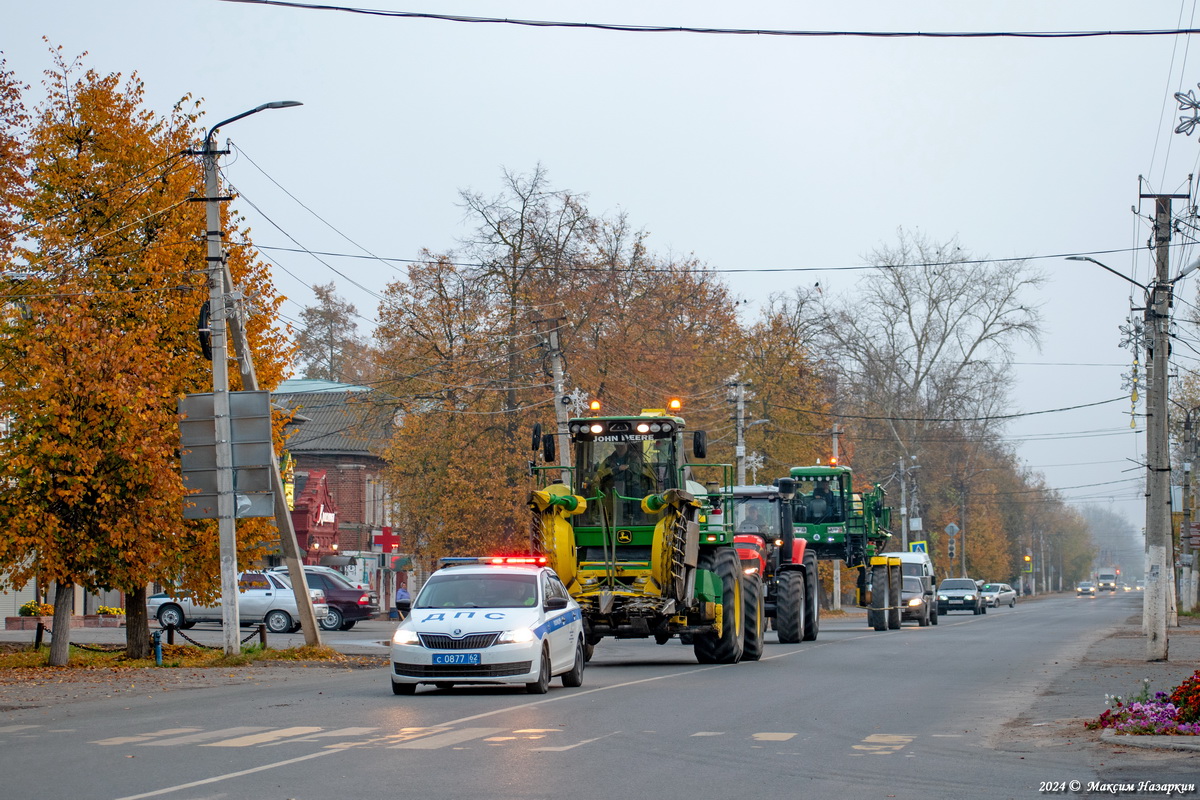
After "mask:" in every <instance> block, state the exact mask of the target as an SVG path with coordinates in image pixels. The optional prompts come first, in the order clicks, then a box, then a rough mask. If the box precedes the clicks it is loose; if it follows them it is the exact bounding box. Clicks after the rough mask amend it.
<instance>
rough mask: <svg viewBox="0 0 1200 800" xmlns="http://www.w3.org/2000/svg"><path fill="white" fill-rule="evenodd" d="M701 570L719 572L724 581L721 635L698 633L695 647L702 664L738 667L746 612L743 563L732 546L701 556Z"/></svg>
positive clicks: (719, 576)
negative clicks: (743, 589)
mask: <svg viewBox="0 0 1200 800" xmlns="http://www.w3.org/2000/svg"><path fill="white" fill-rule="evenodd" d="M697 566H698V567H699V568H700V569H705V570H708V571H709V572H713V573H716V575H717V578H718V579H720V581H721V623H722V624H721V635H720V636H717V635H716V634H715V633H698V634H696V635H695V636H694V637H693V643H692V646H693V648H694V649H695V652H696V660H697V661H699V662H700V663H701V664H736V663H737V662H738V661H740V660H741V659H742V644H743V643H742V637H743V633H742V630H743V627H744V625H745V613H746V612H745V609H744V608H743V603H744V602H745V598H744V597H743V596H742V575H743V574H744V573H743V572H742V562H741V560H740V559H738V556H737V552H736V551H735V550H734V549H733V548H732V547H718V548H716V549H714V550H709V551H706V552H704V553H701V555H700V558H699V564H698V565H697Z"/></svg>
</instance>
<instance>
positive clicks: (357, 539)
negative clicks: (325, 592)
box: [271, 379, 393, 566]
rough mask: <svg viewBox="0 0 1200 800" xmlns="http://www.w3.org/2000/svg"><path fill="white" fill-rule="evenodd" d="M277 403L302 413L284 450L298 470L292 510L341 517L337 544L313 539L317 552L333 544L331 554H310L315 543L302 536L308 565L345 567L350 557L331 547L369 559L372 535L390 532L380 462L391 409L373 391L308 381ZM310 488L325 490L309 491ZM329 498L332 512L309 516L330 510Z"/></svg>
mask: <svg viewBox="0 0 1200 800" xmlns="http://www.w3.org/2000/svg"><path fill="white" fill-rule="evenodd" d="M271 399H272V401H273V402H275V403H276V404H278V405H280V406H283V407H285V408H288V409H291V410H293V411H295V412H296V413H295V417H294V418H293V422H292V424H291V425H290V426H289V433H290V434H291V435H290V436H289V438H288V439H287V442H286V443H285V445H284V447H285V449H286V450H287V452H288V453H289V454H290V455H291V457H292V459H293V460H294V464H295V490H294V499H293V508H294V509H295V511H297V512H299V511H300V509H299V507H298V505H300V504H301V501H302V503H303V505H304V506H305V509H306V510H305V512H302V513H306V514H309V515H310V516H311V515H312V514H313V513H314V512H315V513H317V514H318V515H319V514H322V513H323V514H326V515H328V514H330V513H332V514H333V515H334V517H335V522H336V535H335V536H333V535H325V534H321V535H319V536H313V537H312V538H313V539H314V543H316V544H317V545H320V544H321V543H322V542H328V543H329V544H328V545H327V547H326V548H321V547H319V546H318V547H316V548H313V547H310V546H309V542H308V538H309V537H308V536H307V535H306V534H301V533H300V532H299V530H298V531H297V534H298V538H299V542H300V547H301V548H306V549H308V551H309V552H308V556H309V557H308V558H307V559H306V561H308V562H309V563H325V564H331V565H334V566H344V565H345V564H346V562H347V561H348V556H345V555H335V554H334V552H331V551H333V550H334V548H333V547H332V544H336V545H337V548H336V553H337V554H347V553H369V552H370V551H371V549H372V548H371V543H372V537H373V535H377V534H379V533H380V532H381V531H382V529H383V526H385V525H387V524H388V497H387V489H386V486H385V484H384V480H383V470H384V466H385V462H384V460H383V458H382V457H381V454H382V452H383V448H384V447H385V446H386V444H387V441H388V435H389V431H390V428H391V421H392V414H393V410H392V407H391V406H390V405H388V404H385V403H381V402H379V399H378V394H377V392H376V391H375V390H373V389H371V388H369V387H366V386H354V385H351V384H346V383H333V382H332V381H320V380H308V379H297V380H287V381H284V382H283V383H282V384H280V386H279V388H278V389H277V390H275V392H273V393H272V397H271ZM310 480H312V481H313V482H314V483H319V484H321V485H320V486H312V487H310V486H309V485H308V484H309V481H310ZM323 498H331V500H332V503H331V505H332V506H333V507H332V508H331V509H330V508H326V509H324V510H323V511H321V510H320V509H319V508H317V507H316V506H314V508H308V506H309V505H310V504H311V503H312V501H314V500H315V502H316V503H317V504H318V506H319V505H321V504H324V503H328V501H327V500H324V499H323ZM293 519H294V520H295V519H296V514H295V513H293ZM324 519H326V520H329V517H328V516H326V517H325V518H324ZM326 524H327V525H328V524H329V523H328V522H327V523H326ZM298 527H299V526H298ZM314 533H315V532H314ZM314 549H315V550H316V551H317V553H314V552H312V551H313V550H314ZM318 554H319V556H320V557H319V558H314V556H315V555H318Z"/></svg>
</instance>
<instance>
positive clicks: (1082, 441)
mask: <svg viewBox="0 0 1200 800" xmlns="http://www.w3.org/2000/svg"><path fill="white" fill-rule="evenodd" d="M1195 6H1196V0H1174V1H1173V2H1159V1H1156V0H1141V1H1140V2H1137V3H1129V2H1126V1H1124V0H1056V2H1053V3H1047V2H1044V0H1027V1H1021V0H1005V1H1004V2H990V3H988V2H981V1H977V2H969V3H965V2H961V0H947V1H946V2H920V0H914V1H913V2H905V3H896V2H890V1H889V0H882V1H880V2H841V3H828V2H821V3H817V2H801V1H800V0H790V1H788V2H766V1H764V2H742V3H728V2H726V3H717V2H704V1H703V0H688V1H687V2H675V1H673V0H662V1H661V2H645V1H644V0H641V1H640V2H629V1H628V0H606V2H602V3H596V2H575V3H569V4H568V3H561V2H515V1H514V2H465V0H464V1H462V2H436V3H433V2H428V0H426V2H423V3H422V2H420V1H419V0H371V2H369V3H368V4H366V5H364V6H361V7H365V8H375V9H387V10H396V11H417V12H437V13H457V14H469V15H479V16H495V17H507V18H523V19H549V20H566V21H574V22H605V23H630V24H645V25H674V26H706V27H714V28H716V27H726V28H755V29H805V30H829V31H846V30H858V31H866V30H870V31H918V30H919V31H1084V30H1131V29H1139V30H1145V29H1173V28H1177V27H1192V25H1193V22H1194V20H1193V17H1194V14H1195ZM43 36H45V37H47V38H48V39H49V41H50V43H51V44H53V45H61V46H62V47H63V48H64V50H65V52H66V53H67V54H68V55H74V54H76V53H79V52H82V51H85V50H86V51H88V53H89V54H90V55H89V57H88V59H87V64H88V65H90V66H92V67H94V68H95V69H97V70H99V71H101V72H113V71H116V72H122V73H125V74H128V73H130V72H132V71H135V70H136V71H137V72H138V73H139V74H140V76H141V77H142V78H143V80H144V81H145V82H146V86H147V90H148V99H149V102H150V103H151V104H152V105H153V106H154V107H155V109H156V110H159V111H166V110H167V109H169V107H170V106H171V104H172V103H173V102H174V101H175V100H176V99H178V98H179V97H180V96H182V95H184V94H185V93H192V94H194V95H195V96H197V97H202V98H204V101H205V107H206V109H207V110H208V112H209V116H208V118H207V121H208V122H209V123H212V122H215V121H218V120H221V119H224V118H226V117H228V116H233V115H234V114H237V113H240V112H242V111H244V110H247V109H249V108H252V107H254V106H257V105H259V104H260V103H263V102H266V101H269V100H299V101H302V102H303V103H304V106H303V107H302V108H295V109H288V110H284V111H273V112H268V113H264V114H259V115H257V116H255V117H252V118H249V119H246V120H242V121H240V122H238V123H236V124H235V125H231V126H229V127H228V128H227V129H225V130H224V131H223V132H222V134H221V137H222V138H224V137H226V136H228V137H229V138H230V139H232V140H233V142H234V144H235V145H237V147H238V148H239V149H240V150H241V151H243V153H244V154H245V155H244V156H242V157H238V158H231V159H230V160H229V162H228V163H227V164H226V172H227V174H228V175H229V177H230V179H231V180H232V182H233V183H234V185H235V186H236V187H237V188H238V189H239V190H240V191H242V192H243V193H244V197H245V199H246V200H247V201H250V202H253V203H254V204H255V206H257V209H256V208H253V207H251V206H250V205H249V203H248V202H241V203H239V205H238V208H239V210H240V211H241V212H242V213H244V214H245V216H246V217H247V219H248V221H249V223H250V224H251V225H252V227H253V232H254V237H255V241H256V243H257V244H259V245H264V246H277V247H294V246H295V245H294V244H293V243H292V242H291V241H289V238H288V237H289V236H290V237H294V238H295V239H296V240H297V241H299V242H300V244H301V245H302V246H303V247H304V248H307V249H310V250H317V251H333V252H339V253H347V252H358V249H357V248H356V247H355V246H354V245H353V244H351V243H350V242H348V241H347V240H346V238H343V237H348V238H349V239H350V240H352V241H353V242H354V243H356V244H357V245H359V246H361V247H362V248H365V249H366V250H369V251H370V252H372V253H374V254H376V255H380V256H388V257H396V258H414V257H416V256H417V255H418V252H419V250H420V249H421V248H422V247H428V248H431V249H433V250H435V251H438V250H445V249H448V248H451V247H453V246H455V244H456V242H457V240H458V238H459V237H460V236H462V235H463V234H464V233H465V231H464V230H463V214H462V209H461V208H460V207H459V206H458V205H457V202H458V191H459V190H460V189H473V190H477V191H480V192H482V193H484V194H493V193H495V192H497V191H498V190H499V188H500V172H501V169H502V168H507V169H509V170H512V171H515V172H528V171H529V170H531V169H532V168H533V167H534V166H535V165H536V164H538V163H539V162H540V163H541V164H543V165H544V166H545V167H546V168H547V169H548V170H549V174H550V178H551V180H552V182H553V183H554V185H555V186H556V187H558V188H563V189H570V190H572V191H574V192H578V193H585V194H587V195H588V196H589V205H590V207H591V209H592V210H593V212H596V213H605V212H617V211H619V210H623V211H625V212H627V213H628V215H629V217H630V219H631V221H632V222H633V223H634V224H635V225H637V226H640V227H645V228H647V229H648V230H649V231H651V233H652V237H651V239H650V244H651V246H652V247H653V248H654V249H655V250H656V251H659V252H667V251H670V252H675V253H680V254H687V253H693V254H695V256H696V257H697V258H699V259H701V260H702V261H704V262H705V263H707V264H708V265H710V266H712V267H714V268H717V269H721V270H726V271H729V273H730V275H729V279H730V281H731V282H732V283H733V285H734V286H735V287H736V289H737V291H738V292H739V293H740V294H741V296H742V297H744V298H745V299H746V300H748V301H749V303H748V304H747V308H748V311H749V313H753V311H754V310H755V309H756V308H757V307H758V304H760V303H761V302H763V301H764V300H765V299H766V297H767V295H768V294H769V293H770V292H771V291H777V290H781V289H785V290H786V289H789V288H791V287H793V286H796V285H801V284H810V285H811V284H812V283H815V282H817V281H820V282H821V285H822V287H823V288H825V289H826V290H828V291H849V290H850V289H851V288H852V287H853V284H854V282H855V281H856V280H857V279H858V278H859V277H860V276H861V274H862V273H861V272H858V271H853V270H844V271H838V268H846V267H853V266H857V265H861V264H863V263H864V261H865V256H866V255H867V254H868V253H869V252H870V251H871V250H872V249H874V248H875V247H877V246H879V245H880V244H890V243H893V242H894V241H895V233H896V230H897V228H898V227H904V228H909V229H920V230H921V231H922V232H924V233H925V234H927V235H928V236H930V237H931V238H933V239H935V240H944V239H948V238H950V237H953V236H958V237H959V240H960V243H961V245H962V246H963V247H964V248H965V249H967V250H969V251H971V252H972V253H973V254H974V255H976V256H977V257H988V256H990V257H997V258H1003V257H1013V256H1034V257H1040V256H1050V255H1054V254H1065V253H1095V252H1098V251H1112V250H1116V251H1121V252H1116V253H1112V254H1108V255H1098V256H1096V257H1097V258H1098V259H1099V260H1101V261H1103V262H1105V263H1107V264H1109V265H1110V266H1112V267H1114V268H1116V269H1118V270H1120V271H1122V272H1124V273H1126V274H1129V275H1132V276H1134V277H1135V278H1137V279H1138V280H1139V281H1141V282H1145V281H1146V280H1147V279H1148V277H1149V276H1150V274H1151V269H1152V263H1151V259H1150V257H1149V254H1148V252H1147V251H1146V249H1145V243H1146V241H1147V239H1148V237H1149V233H1150V232H1149V227H1148V225H1147V223H1146V220H1145V217H1146V216H1147V215H1149V214H1151V213H1152V210H1153V208H1152V204H1150V205H1147V204H1145V203H1143V204H1142V207H1141V211H1142V216H1141V217H1139V216H1138V215H1137V214H1135V213H1133V212H1132V211H1131V206H1137V205H1138V203H1139V200H1138V193H1139V182H1138V176H1139V175H1141V176H1144V177H1145V179H1146V180H1145V183H1144V184H1143V185H1142V186H1141V187H1140V190H1141V191H1145V192H1186V191H1188V181H1187V179H1188V175H1189V174H1191V173H1194V172H1196V167H1197V160H1198V157H1200V142H1198V141H1197V140H1196V138H1195V137H1192V138H1188V137H1185V136H1181V135H1176V134H1173V133H1172V129H1173V128H1174V125H1175V122H1176V116H1177V109H1176V104H1175V102H1174V100H1173V99H1172V93H1173V92H1175V91H1179V90H1187V89H1190V88H1195V86H1196V84H1197V82H1198V81H1200V47H1198V51H1197V54H1196V56H1193V57H1191V58H1190V59H1189V44H1190V41H1191V40H1190V39H1189V37H1186V36H1153V37H1152V36H1142V37H1103V38H1086V39H1037V40H1031V39H965V38H958V39H929V38H897V39H881V38H859V37H832V38H796V37H776V36H716V35H697V34H682V33H654V34H649V33H626V32H606V31H598V30H571V29H550V28H522V27H513V26H506V25H483V24H463V23H454V22H442V21H431V20H416V19H392V18H379V17H371V16H362V15H354V14H346V13H338V12H328V11H309V10H298V9H287V8H279V7H264V6H250V5H240V4H234V3H226V2H219V0H175V1H174V2H162V0H109V1H108V2H95V0H42V2H36V3H33V2H22V3H13V2H10V3H8V4H6V9H5V14H4V24H3V31H2V32H0V49H2V50H3V51H4V54H5V57H6V58H7V60H8V67H9V69H12V70H14V71H16V72H17V73H18V75H19V76H20V77H21V78H22V79H24V80H25V81H27V82H30V83H34V84H36V83H38V82H39V80H40V73H41V71H42V70H44V69H46V68H48V67H49V66H50V64H51V62H50V58H49V55H48V52H47V46H46V45H45V44H44V43H43V42H42V41H41V37H43ZM1191 38H1193V39H1194V38H1195V37H1191ZM1198 44H1200V43H1198ZM252 162H253V163H252ZM255 165H257V166H255ZM271 179H273V180H274V181H276V182H278V184H280V185H281V186H282V187H283V190H281V189H280V188H279V187H277V186H276V185H275V184H274V183H273V182H272V180H271ZM284 190H286V191H284ZM289 193H290V195H293V196H294V197H295V198H296V199H293V198H292V197H290V196H289ZM297 200H299V201H300V202H302V203H303V204H304V205H306V206H308V207H309V208H310V209H312V211H314V212H315V213H316V214H317V215H319V216H320V218H322V219H323V220H325V221H327V222H328V223H329V224H330V225H332V228H330V227H326V226H325V224H324V223H323V222H322V221H321V220H320V219H317V218H315V217H314V216H313V215H311V214H310V213H309V212H307V211H305V210H304V208H302V207H301V206H300V205H299V204H298V203H297V202H296V201H297ZM1181 205H1183V204H1182V203H1181ZM276 226H278V227H276ZM280 229H282V231H281V230H280ZM1182 241H1183V240H1182V239H1180V238H1177V239H1176V243H1182ZM268 252H269V253H270V255H271V256H272V257H273V258H274V259H275V262H276V264H277V269H276V272H275V276H276V282H277V284H278V286H279V287H280V289H281V290H282V291H283V293H284V294H286V295H287V296H288V297H289V298H291V300H292V301H294V303H288V304H286V305H285V307H284V313H285V314H286V315H287V316H289V317H292V318H295V317H296V316H298V313H299V310H300V308H301V307H303V306H304V305H306V304H308V303H309V302H311V300H312V293H311V291H309V290H308V288H307V287H308V286H310V285H312V284H315V283H328V282H330V281H334V282H336V283H337V286H338V292H339V294H341V295H343V296H344V297H346V298H347V299H349V300H350V301H351V302H354V303H355V304H356V305H357V306H358V309H359V311H360V313H362V314H363V315H364V316H366V317H374V316H375V307H376V303H377V298H376V297H375V296H374V294H373V293H378V292H380V291H381V290H382V288H383V287H384V286H385V285H386V283H387V282H388V281H389V280H392V279H395V278H396V277H398V276H400V275H402V274H403V269H402V267H400V266H396V267H394V268H393V267H387V266H384V265H382V264H380V263H379V262H371V261H351V260H343V259H327V260H328V263H329V264H330V265H332V266H333V267H334V268H336V269H337V270H339V271H341V272H343V273H345V274H346V275H348V276H350V277H352V278H353V279H354V281H356V282H357V283H359V284H361V285H362V286H363V287H365V290H362V289H358V288H356V287H355V286H353V285H351V283H350V282H349V281H348V280H346V279H345V278H343V277H339V276H338V275H337V274H335V273H334V272H332V271H331V270H330V268H329V267H328V266H326V265H324V264H322V263H320V261H318V260H315V259H313V258H311V257H308V256H304V255H301V254H295V253H285V252H279V251H268ZM1194 255H1195V253H1193V252H1191V251H1190V250H1189V249H1188V248H1182V247H1181V248H1178V252H1177V254H1176V255H1175V256H1174V257H1173V258H1174V259H1175V262H1176V265H1175V267H1173V269H1174V270H1175V271H1178V269H1179V268H1180V267H1181V266H1182V265H1183V264H1184V263H1186V262H1187V261H1190V260H1191V258H1193V257H1194ZM1035 263H1037V265H1038V266H1039V268H1041V269H1042V270H1044V271H1045V273H1046V274H1047V276H1048V277H1049V281H1048V282H1047V284H1046V287H1045V291H1044V293H1043V294H1042V296H1040V297H1036V298H1035V297H1031V298H1028V300H1029V302H1030V303H1034V304H1039V305H1040V306H1041V308H1042V310H1043V313H1044V315H1045V318H1046V322H1047V328H1046V342H1045V346H1044V347H1043V348H1042V350H1041V351H1040V352H1038V351H1035V350H1030V351H1028V352H1024V353H1022V354H1021V355H1020V356H1019V357H1018V359H1017V361H1018V364H1017V366H1016V367H1015V369H1016V378H1017V390H1016V392H1015V396H1014V400H1015V405H1016V409H1015V410H1017V411H1025V412H1029V411H1039V410H1043V409H1054V408H1063V407H1069V406H1076V405H1082V404H1087V403H1094V402H1097V401H1100V400H1107V399H1110V398H1115V397H1118V396H1120V395H1122V394H1123V393H1124V390H1123V389H1122V385H1121V375H1122V373H1123V372H1127V371H1128V369H1129V364H1130V361H1131V355H1130V354H1129V353H1128V352H1127V351H1123V350H1121V349H1120V348H1119V347H1118V341H1119V339H1120V334H1119V332H1118V326H1119V325H1120V324H1121V323H1122V322H1123V321H1124V320H1125V318H1126V317H1127V315H1128V313H1129V305H1130V303H1129V301H1130V291H1129V290H1130V289H1132V288H1133V287H1131V286H1130V285H1129V284H1127V283H1125V282H1123V281H1121V280H1120V279H1119V278H1117V277H1115V276H1112V275H1110V274H1108V273H1106V272H1104V271H1102V270H1100V269H1099V268H1097V267H1094V266H1092V265H1089V264H1081V263H1072V262H1067V261H1063V260H1062V259H1061V258H1044V259H1039V260H1038V261H1037V262H1035ZM778 268H783V269H790V270H794V271H790V272H783V273H776V272H770V273H763V272H754V271H753V270H761V269H778ZM812 268H820V271H800V270H802V269H812ZM743 271H745V272H743ZM1180 286H1181V295H1182V298H1183V299H1184V300H1186V301H1187V302H1188V303H1189V304H1190V303H1195V302H1196V284H1195V280H1194V278H1192V279H1188V280H1187V281H1185V282H1183V283H1182V284H1181V285H1180ZM1134 291H1135V292H1136V291H1137V290H1136V289H1135V290H1134ZM1191 310H1192V308H1191V306H1190V305H1185V304H1177V306H1176V311H1177V314H1182V313H1185V312H1189V311H1191ZM1179 333H1180V334H1181V335H1182V336H1183V337H1185V338H1186V339H1189V340H1190V343H1191V345H1192V346H1194V347H1195V348H1196V350H1197V351H1200V343H1197V342H1196V339H1195V337H1196V334H1195V332H1194V331H1193V330H1192V329H1190V327H1187V326H1181V328H1180V330H1179ZM1175 354H1176V355H1175V362H1176V367H1177V368H1178V369H1180V370H1191V369H1195V368H1196V365H1197V361H1198V358H1200V356H1198V355H1197V352H1196V351H1193V350H1192V349H1190V347H1188V346H1187V344H1183V345H1182V346H1177V347H1176V348H1175ZM1129 410H1130V409H1129V403H1128V402H1117V403H1112V404H1109V405H1105V406H1100V407H1096V408H1091V409H1081V410H1078V411H1072V412H1064V413H1056V414H1047V415H1039V416H1032V417H1028V418H1025V419H1021V420H1018V421H1015V422H1014V423H1013V424H1012V425H1011V426H1010V428H1009V432H1010V434H1011V436H1012V438H1013V440H1014V441H1015V442H1017V443H1019V447H1020V451H1019V452H1020V453H1021V454H1022V456H1023V457H1024V458H1025V459H1026V461H1027V462H1028V464H1029V465H1030V466H1031V467H1033V468H1035V469H1038V470H1040V471H1042V472H1044V473H1045V475H1046V476H1047V479H1048V480H1049V482H1050V483H1051V484H1052V485H1054V486H1057V487H1063V491H1064V494H1065V495H1066V496H1067V497H1069V498H1075V499H1079V500H1086V499H1095V500H1096V501H1097V502H1100V503H1101V504H1102V505H1104V506H1105V507H1111V508H1112V509H1113V510H1115V511H1117V512H1118V513H1123V514H1124V515H1126V516H1127V517H1128V518H1129V519H1130V520H1131V521H1133V522H1134V523H1135V524H1136V525H1138V526H1139V527H1140V525H1141V519H1142V515H1143V512H1144V504H1143V501H1142V499H1141V477H1142V471H1140V470H1137V469H1136V468H1135V466H1136V463H1135V462H1137V460H1138V459H1139V458H1140V454H1141V453H1142V452H1143V450H1144V444H1143V443H1144V434H1143V433H1142V429H1143V426H1142V424H1141V422H1140V418H1139V423H1138V427H1137V431H1133V430H1131V429H1130V427H1129V421H1130V417H1129ZM1131 470H1132V471H1131ZM1089 484H1102V485H1099V486H1089ZM1068 487H1080V488H1068Z"/></svg>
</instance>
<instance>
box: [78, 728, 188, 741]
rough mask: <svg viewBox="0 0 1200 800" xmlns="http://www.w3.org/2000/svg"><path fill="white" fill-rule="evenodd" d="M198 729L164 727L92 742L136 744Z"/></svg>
mask: <svg viewBox="0 0 1200 800" xmlns="http://www.w3.org/2000/svg"><path fill="white" fill-rule="evenodd" d="M198 730H200V729H199V728H164V729H163V730H161V731H155V732H154V733H143V734H140V735H138V736H113V737H112V738H110V739H97V740H96V741H94V742H92V744H105V745H114V744H138V743H140V742H145V741H147V740H149V739H157V738H158V737H159V736H177V735H179V734H181V733H193V732H195V731H198Z"/></svg>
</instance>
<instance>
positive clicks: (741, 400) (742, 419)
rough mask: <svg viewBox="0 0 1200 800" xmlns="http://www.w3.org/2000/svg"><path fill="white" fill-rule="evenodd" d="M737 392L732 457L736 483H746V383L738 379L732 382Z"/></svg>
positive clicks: (741, 484) (743, 484)
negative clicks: (735, 471) (735, 464)
mask: <svg viewBox="0 0 1200 800" xmlns="http://www.w3.org/2000/svg"><path fill="white" fill-rule="evenodd" d="M734 388H735V391H736V392H737V401H736V402H737V421H736V423H735V424H736V426H737V449H736V450H735V451H734V458H735V460H736V463H737V485H738V486H745V485H746V384H745V383H743V382H742V381H740V380H739V381H738V382H737V383H735V384H734Z"/></svg>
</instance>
